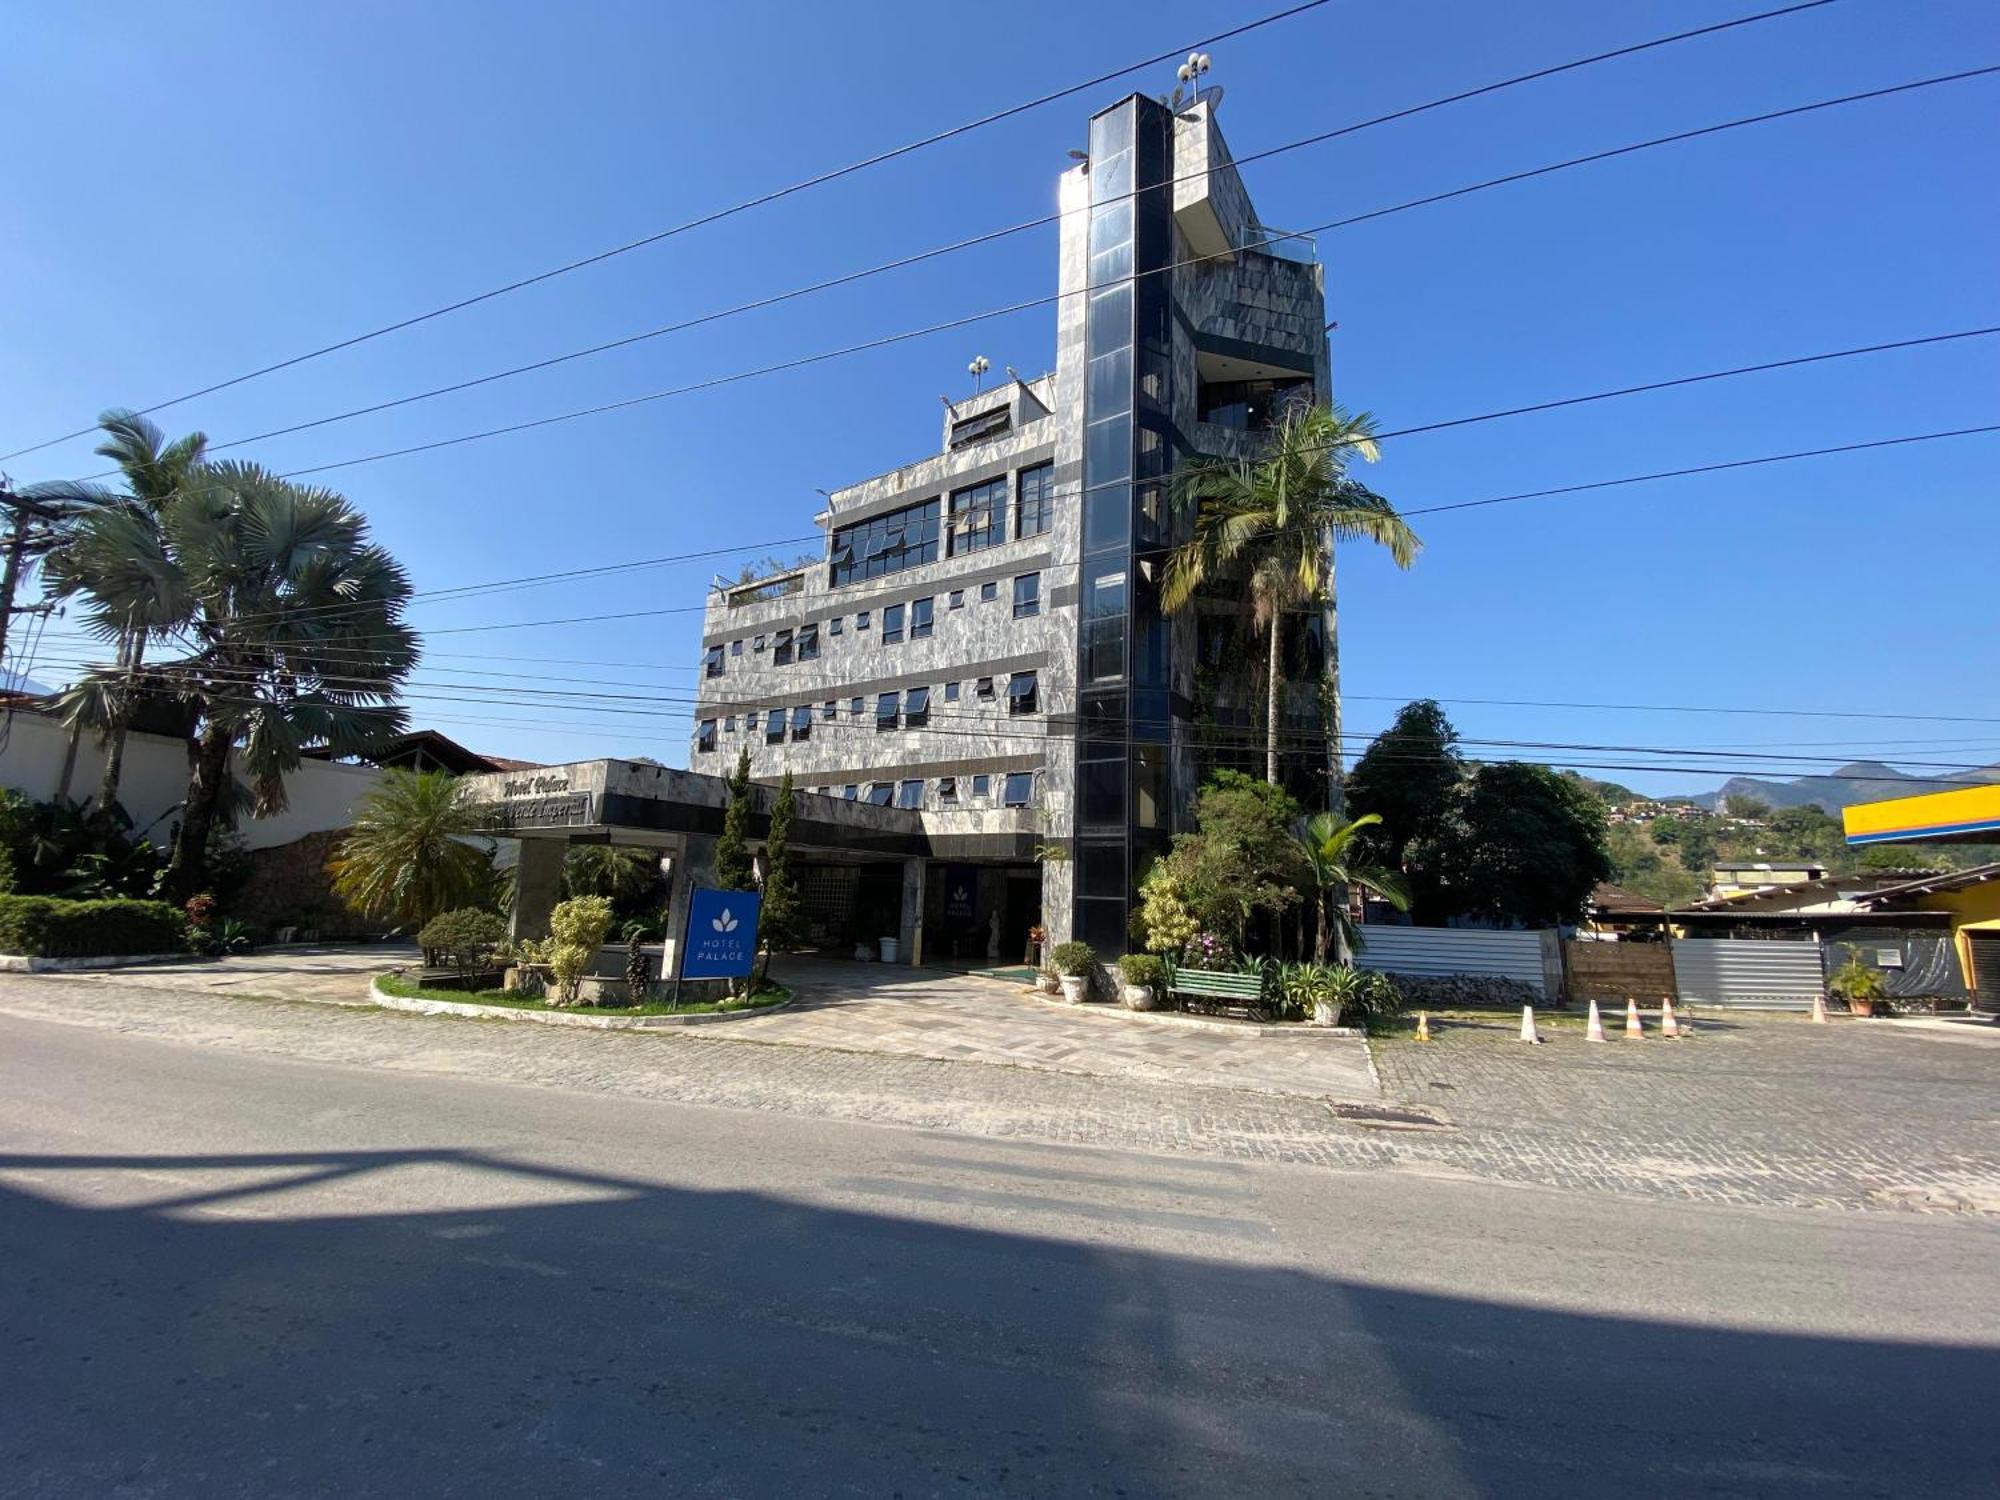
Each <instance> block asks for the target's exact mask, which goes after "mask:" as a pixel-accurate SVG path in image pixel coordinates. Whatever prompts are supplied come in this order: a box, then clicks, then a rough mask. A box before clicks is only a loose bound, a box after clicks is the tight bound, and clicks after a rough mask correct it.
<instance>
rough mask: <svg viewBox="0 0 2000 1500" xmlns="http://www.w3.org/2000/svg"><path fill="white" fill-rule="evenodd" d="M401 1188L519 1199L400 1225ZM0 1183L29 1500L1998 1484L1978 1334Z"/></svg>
mask: <svg viewBox="0 0 2000 1500" xmlns="http://www.w3.org/2000/svg"><path fill="white" fill-rule="evenodd" d="M409 1169H416V1170H418V1171H432V1172H436V1171H445V1172H450V1173H452V1174H454V1180H457V1178H459V1177H462V1176H463V1175H464V1174H475V1175H476V1176H477V1177H478V1178H479V1180H481V1181H484V1182H487V1183H488V1184H489V1188H488V1191H487V1193H486V1196H487V1197H489V1198H498V1199H500V1200H501V1201H502V1203H503V1206H500V1207H476V1208H468V1209H464V1210H460V1211H450V1212H420V1211H412V1212H399V1211H397V1209H396V1200H397V1196H398V1195H397V1194H396V1193H395V1192H394V1191H392V1184H393V1183H394V1181H395V1179H396V1176H397V1174H398V1173H402V1172H404V1171H406V1170H409ZM0 1170H5V1171H6V1172H7V1173H8V1174H9V1176H10V1181H11V1185H10V1186H8V1187H6V1188H4V1189H0V1254H4V1256H5V1266H6V1272H5V1275H4V1277H0V1309H4V1317H0V1324H3V1325H4V1338H5V1350H6V1363H5V1368H6V1370H7V1380H6V1385H7V1387H8V1390H7V1394H6V1399H5V1401H4V1403H0V1445H3V1446H0V1463H4V1464H5V1466H6V1467H5V1473H6V1476H7V1477H6V1480H5V1483H4V1485H0V1488H4V1489H5V1490H6V1492H7V1493H9V1494H14V1495H44V1494H47V1495H54V1494H63V1495H68V1494H93V1495H98V1494H124V1493H131V1494H135V1495H137V1494H144V1495H148V1496H155V1495H200V1496H204V1497H208V1496H227V1495H291V1494H305V1493H313V1494H340V1495H349V1496H358V1495H373V1494H395V1495H398V1496H404V1495H412V1494H416V1495H493V1494H535V1495H558V1494H583V1493H588V1494H591V1495H622V1494H628V1493H638V1492H640V1491H645V1492H648V1493H699V1494H715V1495H787V1496H790V1495H827V1494H853V1495H865V1496H871V1497H873V1496H884V1497H886V1496H892V1495H899V1494H900V1495H911V1496H915V1495H930V1494H943V1493H951V1494H965V1495H986V1494H1010V1495H1011V1494H1020V1495H1033V1496H1056V1495H1086V1494H1102V1495H1131V1496H1141V1495H1201V1496H1220V1495H1254V1496H1272V1495H1308V1494H1312V1495H1326V1494H1336V1493H1340V1494H1352V1493H1368V1494H1378V1495H1387V1494H1411V1495H1433V1494H1459V1493H1464V1494H1506V1495H1533V1496H1551V1495H1591V1496H1623V1495H1662V1494H1688V1493H1702V1494H1730V1495H1759V1496H1766V1495H1792V1494H1799V1495H1803V1494H1808V1493H1810V1494H1814V1495H1823V1494H1850V1493H1851V1494H1892V1493H1893V1494H1919V1493H1922V1494H1932V1495H1936V1494H1966V1495H1972V1494H1991V1493H1993V1492H1994V1487H1995V1483H1996V1471H1995V1456H1994V1449H1993V1445H1992V1443H1991V1429H1990V1425H1989V1424H1988V1421H1987V1419H1986V1418H1985V1417H1984V1416H1983V1415H1981V1412H1982V1411H1983V1409H1984V1407H1985V1405H1986V1403H1987V1400H1988V1397H1989V1394H1990V1393H1991V1392H1992V1391H1993V1390H1994V1389H1996V1384H1997V1383H2000V1357H1996V1354H1995V1353H1994V1352H1993V1351H1991V1350H1978V1349H1967V1348H1955V1347H1933V1346H1923V1345H1911V1344H1895V1343H1887V1342H1870V1341H1863V1340H1850V1339H1839V1338H1820V1337H1789V1336H1779V1335H1773V1334H1766V1333H1754V1332H1718V1331H1712V1330H1703V1329H1695V1328H1688V1327H1682V1326H1677V1325H1674V1324H1671V1323H1668V1322H1664V1321H1655V1320H1652V1319H1650V1318H1648V1317H1646V1316H1644V1315H1643V1314H1642V1312H1641V1310H1640V1306H1639V1297H1640V1293H1639V1292H1638V1291H1637V1290H1636V1289H1635V1303H1634V1309H1633V1313H1632V1315H1631V1316H1629V1317H1598V1316H1582V1315H1575V1314H1569V1313H1563V1312H1556V1311H1549V1310H1540V1309H1535V1308H1527V1307H1519V1306H1508V1305H1501V1304H1496V1303H1492V1302H1483V1301H1475V1300H1466V1299H1456V1298H1451V1297H1441V1296H1435V1295H1428V1294H1420V1293H1413V1292H1404V1291H1396V1290H1385V1289H1382V1288H1379V1287H1375V1286H1368V1285H1361V1284H1355V1283H1352V1282H1345V1281H1341V1280H1335V1279H1331V1278H1328V1277H1324V1276H1320V1275H1315V1274H1312V1273H1311V1272H1310V1271H1307V1270H1302V1269H1301V1270H1292V1269H1260V1268H1256V1267H1245V1266H1243V1265H1231V1264H1225V1263H1222V1262H1220V1261H1213V1260H1205V1259H1200V1258H1195V1257H1183V1256H1174V1255H1164V1254H1154V1253H1138V1252H1126V1251H1118V1250H1108V1249H1101V1248H1092V1247H1090V1246H1082V1245H1075V1244H1069V1243H1059V1242H1055V1241H1051V1240H1046V1239H1040V1238H1035V1237H1032V1236H1028V1235H1017V1234H1008V1233H996V1232H990V1231H982V1230H975V1229H968V1228H961V1227H947V1226H941V1225H937V1224H932V1223H926V1222H919V1221H917V1220H914V1219H908V1218H902V1217H897V1216H892V1215H888V1214H881V1215H876V1214H867V1213H858V1212H848V1211H830V1210H827V1209H823V1208H817V1207H813V1206H809V1205H802V1204H799V1203H796V1202H788V1201H782V1200H779V1199H775V1198H770V1197H764V1196H760V1195H756V1194H750V1193H700V1192H688V1191H682V1190H666V1189H662V1188H660V1187H658V1186H657V1185H654V1184H649V1183H643V1182H637V1181H630V1180H626V1179H622V1178H619V1177H616V1176H603V1175H595V1174H588V1173H571V1172H561V1171H553V1172H552V1171H548V1170H546V1169H544V1168H541V1167H536V1166H529V1165H525V1164H523V1163H520V1162H517V1161H512V1160H507V1159H503V1158H497V1157H492V1156H485V1155H481V1154H478V1153H470V1152H449V1151H445V1152H439V1151H407V1152H398V1151H385V1152H338V1153H325V1154H315V1153H298V1154H285V1155H269V1156H199V1155H195V1156H187V1155H182V1156H158V1157H142V1156H97V1157H52V1156H18V1155H17V1156H9V1157H4V1158H0ZM205 1173H213V1176H214V1183H213V1185H202V1184H201V1183H200V1182H199V1179H200V1178H201V1177H202V1175H203V1174H205ZM373 1174H380V1175H379V1176H375V1177H373V1180H372V1181H371V1182H370V1188H371V1191H374V1190H375V1189H376V1188H377V1187H378V1186H379V1189H380V1192H381V1204H380V1207H379V1210H377V1211H371V1212H367V1213H361V1214H355V1213H352V1212H351V1211H345V1209H344V1205H351V1204H352V1202H353V1197H352V1184H353V1182H354V1181H355V1180H356V1179H370V1178H371V1176H372V1175H373ZM163 1179H164V1180H165V1181H166V1183H167V1184H168V1186H167V1187H166V1189H165V1190H164V1191H163V1190H162V1189H161V1186H160V1184H161V1182H162V1180H163ZM190 1179H194V1180H195V1183H196V1185H195V1186H193V1187H191V1188H190V1187H189V1186H188V1183H189V1181H190ZM343 1180H344V1182H345V1184H346V1186H345V1189H344V1190H343V1192H342V1193H341V1194H340V1195H338V1196H332V1195H329V1196H328V1198H327V1199H326V1200H325V1201H324V1202H321V1203H317V1204H316V1203H315V1202H314V1193H315V1192H316V1191H319V1190H321V1189H324V1188H325V1187H326V1185H327V1184H329V1183H332V1182H336V1181H343ZM24 1183H26V1184H30V1185H31V1186H27V1187H24V1186H23V1184H24ZM142 1195H143V1196H142ZM510 1195H515V1196H519V1197H522V1198H524V1199H532V1200H534V1201H515V1202H507V1201H506V1200H507V1199H508V1197H509V1196H510ZM93 1199H94V1200H95V1201H96V1202H99V1203H103V1204H106V1205H107V1206H86V1205H87V1204H88V1203H89V1201H90V1200H93ZM412 1201H416V1198H415V1196H412ZM196 1206H200V1207H201V1208H202V1209H203V1212H202V1213H200V1214H199V1215H192V1216H191V1215H189V1214H188V1213H187V1210H189V1209H191V1208H193V1207H196ZM1413 1253H1414V1252H1413ZM1382 1269H1383V1275H1384V1276H1389V1275H1393V1273H1394V1268H1393V1267H1384V1268H1382Z"/></svg>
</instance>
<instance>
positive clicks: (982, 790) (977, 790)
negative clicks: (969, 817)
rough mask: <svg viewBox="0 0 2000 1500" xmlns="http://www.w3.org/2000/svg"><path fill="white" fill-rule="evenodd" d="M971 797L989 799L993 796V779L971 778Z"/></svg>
mask: <svg viewBox="0 0 2000 1500" xmlns="http://www.w3.org/2000/svg"><path fill="white" fill-rule="evenodd" d="M972 795H973V796H975V797H990V796H992V795H993V778H992V777H991V776H975V777H973V778H972Z"/></svg>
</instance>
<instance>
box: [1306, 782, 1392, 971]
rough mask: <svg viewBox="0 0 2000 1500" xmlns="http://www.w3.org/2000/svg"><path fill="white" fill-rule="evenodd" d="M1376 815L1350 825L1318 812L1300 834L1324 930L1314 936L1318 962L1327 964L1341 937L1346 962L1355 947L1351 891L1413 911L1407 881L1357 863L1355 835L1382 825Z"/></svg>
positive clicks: (1320, 928) (1378, 867)
mask: <svg viewBox="0 0 2000 1500" xmlns="http://www.w3.org/2000/svg"><path fill="white" fill-rule="evenodd" d="M1381 821H1382V819H1381V817H1380V816H1379V815H1378V814H1376V813H1363V814H1362V815H1361V816H1360V817H1358V818H1355V819H1353V820H1352V821H1347V820H1345V819H1342V818H1341V817H1340V816H1339V815H1338V814H1335V813H1330V812H1323V813H1314V814H1313V815H1312V816H1311V817H1310V818H1307V819H1306V821H1305V825H1304V827H1302V828H1301V829H1300V831H1299V833H1298V834H1297V838H1298V844H1299V855H1300V857H1301V858H1302V859H1303V860H1304V861H1305V866H1306V870H1307V872H1308V873H1309V874H1310V876H1311V878H1312V882H1313V889H1314V894H1315V902H1316V909H1317V912H1318V916H1319V930H1318V932H1317V933H1316V934H1315V935H1314V937H1313V960H1314V962H1316V963H1322V964H1323V963H1325V962H1326V960H1327V950H1328V949H1329V948H1330V947H1331V946H1332V944H1333V939H1334V938H1335V936H1336V935H1337V936H1338V937H1339V939H1340V959H1341V962H1343V963H1345V962H1346V961H1347V959H1348V955H1349V954H1350V953H1351V952H1352V951H1353V949H1354V946H1355V932H1354V923H1353V922H1352V921H1351V920H1349V918H1348V915H1347V903H1346V900H1345V895H1346V891H1347V887H1348V886H1350V885H1354V884H1357V883H1359V884H1361V885H1365V886H1367V887H1369V888H1370V889H1371V890H1373V891H1375V892H1376V893H1378V894H1379V895H1380V896H1381V897H1382V899H1383V900H1385V901H1387V902H1388V903H1389V904H1390V905H1391V906H1393V907H1395V908H1396V910H1397V911H1408V910H1409V909H1410V893H1409V890H1408V889H1407V888H1406V887H1405V886H1404V884H1403V877H1402V876H1400V875H1398V874H1397V873H1396V872H1395V871H1393V870H1385V869H1382V868H1381V867H1380V866H1377V865H1368V864H1359V863H1356V862H1355V860H1354V858H1353V856H1354V854H1355V853H1356V852H1357V851H1356V850H1355V849H1354V838H1355V835H1356V834H1358V833H1360V832H1361V830H1362V829H1364V828H1368V827H1372V826H1373V825H1374V824H1377V823H1380V822H1381Z"/></svg>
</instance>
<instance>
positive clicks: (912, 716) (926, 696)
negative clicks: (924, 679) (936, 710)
mask: <svg viewBox="0 0 2000 1500" xmlns="http://www.w3.org/2000/svg"><path fill="white" fill-rule="evenodd" d="M930 719H931V690H930V689H929V688H927V687H913V688H911V689H910V690H909V692H907V693H905V694H904V695H903V727H904V728H906V729H920V728H922V727H923V726H924V725H925V724H928V723H929V722H930Z"/></svg>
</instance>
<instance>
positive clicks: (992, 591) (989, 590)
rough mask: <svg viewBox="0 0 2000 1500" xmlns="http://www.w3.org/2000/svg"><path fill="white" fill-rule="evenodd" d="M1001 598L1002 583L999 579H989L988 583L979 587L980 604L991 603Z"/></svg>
mask: <svg viewBox="0 0 2000 1500" xmlns="http://www.w3.org/2000/svg"><path fill="white" fill-rule="evenodd" d="M999 597H1000V581H999V580H998V579H997V578H989V579H987V580H986V582H984V583H982V584H980V585H979V602H980V603H982V604H985V603H989V602H990V601H992V600H994V599H998V598H999Z"/></svg>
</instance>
